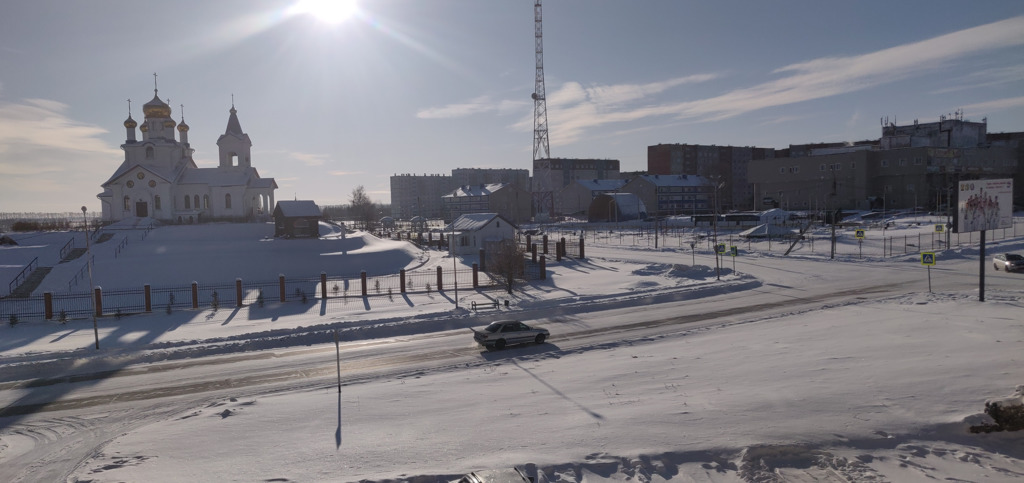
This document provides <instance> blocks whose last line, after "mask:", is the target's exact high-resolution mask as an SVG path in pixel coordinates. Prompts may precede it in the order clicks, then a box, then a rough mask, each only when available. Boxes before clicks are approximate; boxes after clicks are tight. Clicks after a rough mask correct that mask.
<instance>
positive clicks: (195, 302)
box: [192, 282, 199, 309]
mask: <svg viewBox="0 0 1024 483" xmlns="http://www.w3.org/2000/svg"><path fill="white" fill-rule="evenodd" d="M192 308H193V309H198V308H199V282H192Z"/></svg>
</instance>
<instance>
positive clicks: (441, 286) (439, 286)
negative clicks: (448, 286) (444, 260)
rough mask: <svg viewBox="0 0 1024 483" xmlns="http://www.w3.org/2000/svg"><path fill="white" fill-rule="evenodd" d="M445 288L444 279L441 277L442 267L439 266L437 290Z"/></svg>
mask: <svg viewBox="0 0 1024 483" xmlns="http://www.w3.org/2000/svg"><path fill="white" fill-rule="evenodd" d="M442 290H444V279H443V278H442V277H441V267H437V291H438V292H440V291H442Z"/></svg>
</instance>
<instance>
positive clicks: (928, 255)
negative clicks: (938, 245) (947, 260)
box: [921, 252, 935, 266]
mask: <svg viewBox="0 0 1024 483" xmlns="http://www.w3.org/2000/svg"><path fill="white" fill-rule="evenodd" d="M921 265H929V266H931V265H935V252H922V253H921Z"/></svg>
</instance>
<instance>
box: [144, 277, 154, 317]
mask: <svg viewBox="0 0 1024 483" xmlns="http://www.w3.org/2000/svg"><path fill="white" fill-rule="evenodd" d="M142 292H143V293H144V294H145V299H146V312H147V313H149V312H152V311H153V291H152V290H151V289H150V287H149V284H148V283H147V284H146V285H143V286H142Z"/></svg>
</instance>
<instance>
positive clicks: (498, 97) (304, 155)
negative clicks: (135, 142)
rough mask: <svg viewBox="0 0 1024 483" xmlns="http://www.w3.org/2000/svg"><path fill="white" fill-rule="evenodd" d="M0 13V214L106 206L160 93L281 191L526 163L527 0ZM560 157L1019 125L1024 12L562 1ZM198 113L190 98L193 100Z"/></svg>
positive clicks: (555, 85)
mask: <svg viewBox="0 0 1024 483" xmlns="http://www.w3.org/2000/svg"><path fill="white" fill-rule="evenodd" d="M296 1H297V0H287V1H285V0H273V1H272V0H257V1H248V0H246V1H241V0H224V1H217V2H208V1H196V0H183V1H180V2H175V3H174V4H173V5H171V4H166V3H144V2H138V1H127V0H107V1H103V2H66V1H60V0H41V1H33V2H19V1H6V2H3V3H2V4H0V212H75V211H78V210H79V209H80V207H81V206H83V205H84V206H86V207H87V208H88V209H89V210H91V211H98V210H99V209H100V203H99V200H98V199H97V198H96V195H97V194H98V193H99V192H100V191H101V188H100V185H101V184H102V183H103V182H105V181H106V180H107V179H108V178H109V177H110V175H112V174H113V172H114V170H115V169H116V168H117V166H118V165H119V164H120V162H121V161H122V159H123V153H122V152H121V151H120V145H121V144H122V143H123V142H124V140H125V137H126V136H125V129H124V127H123V125H122V123H123V121H124V120H125V119H126V118H127V116H128V114H129V107H128V101H127V100H128V99H131V101H132V103H131V106H132V107H131V115H132V116H133V118H134V119H136V120H140V119H142V118H143V115H142V109H141V107H142V104H144V103H145V102H148V101H149V100H150V99H152V97H153V89H154V76H153V74H154V73H156V74H157V80H156V82H157V87H158V88H159V96H160V98H161V99H163V100H164V101H166V102H168V104H170V105H171V107H172V117H173V118H174V119H176V120H177V121H179V122H180V121H181V120H182V113H183V110H184V119H185V121H186V122H187V123H188V124H189V126H190V127H191V130H190V131H189V141H190V142H191V145H192V147H193V148H194V149H195V150H196V152H195V155H194V158H195V161H196V163H197V165H199V166H200V167H213V166H216V164H217V146H216V140H217V138H218V137H219V136H220V135H221V134H223V133H224V130H225V128H226V125H227V120H228V115H229V113H228V111H229V109H230V108H231V106H232V102H233V103H234V106H235V108H236V109H237V110H238V117H239V120H240V122H241V126H242V129H243V130H244V131H245V132H246V133H248V134H249V136H250V138H251V139H252V142H253V147H252V163H253V166H255V167H256V168H257V169H258V170H259V173H260V174H261V176H263V177H273V178H275V179H276V180H277V184H278V186H279V190H278V191H277V194H276V199H278V200H280V199H293V198H298V199H312V200H314V201H316V202H317V203H319V204H321V205H331V204H340V203H347V202H348V200H349V198H350V197H351V193H352V191H353V189H355V188H356V187H357V186H363V187H364V188H365V190H366V192H367V194H368V195H369V196H370V197H371V199H373V200H374V201H376V202H383V203H388V202H389V201H390V182H389V178H390V177H391V176H393V175H395V174H450V172H451V170H452V169H453V168H468V167H482V168H496V167H501V168H518V169H530V166H531V161H532V152H533V149H532V148H533V132H532V131H533V101H532V100H531V98H530V95H531V93H533V91H534V79H535V55H534V48H535V44H534V12H533V10H534V9H533V2H530V1H528V0H519V1H509V0H503V1H498V2H479V1H472V0H432V1H429V2H414V1H411V0H355V4H354V10H353V11H352V13H351V15H349V16H348V17H347V18H343V19H340V20H338V19H333V21H332V19H330V18H327V16H326V15H317V14H313V13H310V12H309V9H302V8H296V7H297V4H296ZM543 17H544V29H543V32H544V37H543V39H544V42H543V45H544V73H545V81H546V93H547V107H548V118H549V122H548V124H549V139H550V154H551V156H552V157H566V158H573V157H576V158H602V159H618V160H620V161H621V169H622V171H638V170H644V169H646V164H647V163H646V153H647V146H649V145H654V144H658V143H690V144H717V145H737V146H759V147H774V148H784V147H787V146H788V145H789V144H799V143H808V142H842V141H858V140H863V139H877V138H878V137H879V135H880V122H881V120H882V119H883V118H888V119H889V120H890V121H895V122H896V123H898V124H909V123H911V122H913V120H914V119H918V120H920V121H921V122H934V121H936V120H938V118H939V116H941V115H950V114H952V113H954V112H955V111H957V110H958V109H962V112H963V114H964V117H965V118H966V119H969V120H972V121H981V120H982V119H987V120H988V130H989V132H1018V131H1024V48H1022V47H1024V3H1021V2H1019V1H1015V0H1008V1H987V2H957V1H946V0H938V1H910V2H897V3H896V4H894V3H893V2H882V1H866V2H798V1H781V2H770V3H766V2H756V1H725V2H696V1H670V0H651V1H646V2H625V1H610V0H561V1H550V2H548V3H546V4H545V5H544V7H543ZM182 106H184V109H182Z"/></svg>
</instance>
